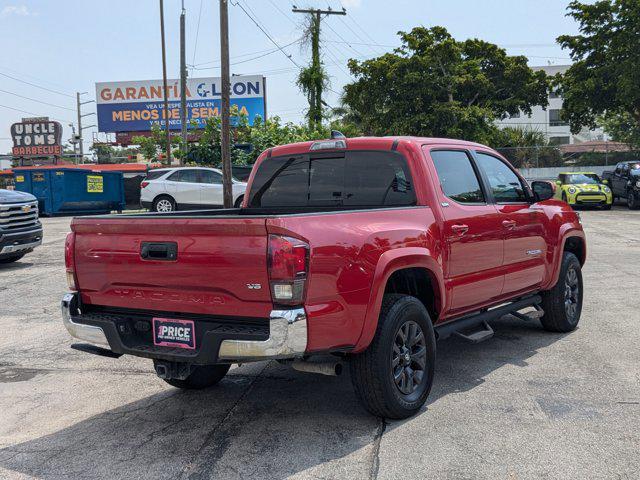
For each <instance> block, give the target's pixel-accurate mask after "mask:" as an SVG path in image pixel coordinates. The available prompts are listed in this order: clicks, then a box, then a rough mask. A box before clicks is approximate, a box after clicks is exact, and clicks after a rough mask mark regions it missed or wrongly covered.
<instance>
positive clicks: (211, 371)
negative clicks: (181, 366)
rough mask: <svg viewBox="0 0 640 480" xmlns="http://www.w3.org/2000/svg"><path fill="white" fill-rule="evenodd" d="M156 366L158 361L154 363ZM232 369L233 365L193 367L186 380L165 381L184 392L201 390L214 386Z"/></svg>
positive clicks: (171, 379) (172, 379)
mask: <svg viewBox="0 0 640 480" xmlns="http://www.w3.org/2000/svg"><path fill="white" fill-rule="evenodd" d="M153 363H154V366H155V364H156V361H155V360H154V361H153ZM229 368H231V365H223V364H221V365H198V366H196V367H193V370H192V371H191V373H190V374H189V376H188V377H187V378H185V379H184V380H178V379H177V378H170V379H163V380H164V381H165V382H167V383H168V384H169V385H171V386H172V387H176V388H182V389H184V390H201V389H203V388H208V387H212V386H214V385H215V384H216V383H218V382H219V381H220V380H222V379H223V378H224V376H225V375H226V374H227V372H228V371H229Z"/></svg>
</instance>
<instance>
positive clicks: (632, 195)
mask: <svg viewBox="0 0 640 480" xmlns="http://www.w3.org/2000/svg"><path fill="white" fill-rule="evenodd" d="M627 207H629V210H637V209H638V208H640V199H639V198H638V195H637V194H636V192H634V191H633V190H630V191H629V193H628V195H627Z"/></svg>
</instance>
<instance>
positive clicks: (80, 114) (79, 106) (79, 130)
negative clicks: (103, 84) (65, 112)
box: [74, 92, 95, 163]
mask: <svg viewBox="0 0 640 480" xmlns="http://www.w3.org/2000/svg"><path fill="white" fill-rule="evenodd" d="M86 94H87V92H76V109H77V113H78V143H79V144H80V145H79V150H80V161H81V162H82V161H83V159H84V145H83V137H82V130H84V129H87V128H91V127H95V125H89V126H87V127H83V126H82V118H83V117H88V116H89V115H95V113H94V112H90V113H85V114H84V115H83V114H82V105H86V104H87V103H91V102H94V101H95V100H87V101H86V102H81V101H80V96H81V95H86ZM74 133H75V132H74ZM76 163H78V162H76Z"/></svg>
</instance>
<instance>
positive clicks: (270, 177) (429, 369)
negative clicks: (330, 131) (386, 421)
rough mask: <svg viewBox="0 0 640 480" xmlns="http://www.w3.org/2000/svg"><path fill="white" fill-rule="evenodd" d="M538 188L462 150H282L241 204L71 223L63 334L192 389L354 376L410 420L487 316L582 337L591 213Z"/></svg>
mask: <svg viewBox="0 0 640 480" xmlns="http://www.w3.org/2000/svg"><path fill="white" fill-rule="evenodd" d="M532 186H533V188H531V187H530V186H529V185H528V184H527V182H526V181H525V180H524V179H523V178H522V177H521V176H520V175H519V174H518V172H517V171H516V170H514V169H513V168H512V167H511V166H510V165H509V163H508V162H507V161H506V160H505V159H504V158H502V157H501V156H500V155H499V154H498V153H496V152H495V151H494V150H492V149H490V148H488V147H485V146H483V145H479V144H476V143H470V142H464V141H458V140H448V139H438V138H413V137H397V138H396V137H385V138H353V139H344V138H337V139H331V140H324V141H316V142H306V143H297V144H292V145H284V146H279V147H275V148H272V149H270V150H268V151H266V152H264V153H263V154H262V155H261V156H260V158H259V159H258V161H257V162H256V164H255V166H254V168H253V170H252V173H251V177H250V179H249V183H248V187H247V195H246V198H245V199H244V203H243V205H242V207H241V208H238V209H227V210H211V211H194V212H172V213H153V214H131V215H107V216H94V217H82V218H76V219H74V220H73V222H72V225H71V229H72V232H71V233H70V234H69V236H68V237H67V241H66V249H65V250H66V270H67V278H68V282H69V286H70V288H71V290H72V291H73V292H74V293H69V294H67V295H65V296H64V298H63V300H62V314H63V320H64V324H65V325H66V327H67V329H68V330H69V332H70V333H71V335H73V336H74V337H77V338H79V339H82V340H84V341H85V342H88V343H83V344H76V345H73V347H74V348H76V349H78V350H83V351H87V352H91V353H97V354H101V355H106V356H112V357H118V356H120V355H122V354H130V355H136V356H139V357H145V358H150V359H153V361H154V364H155V370H156V373H157V374H158V375H159V376H160V377H161V378H163V379H164V380H166V381H167V382H168V383H170V384H171V385H174V386H177V387H180V388H203V387H207V386H210V385H213V384H215V383H217V382H218V381H220V379H222V377H223V376H224V375H225V374H226V373H227V371H228V370H229V366H230V364H232V363H244V362H249V361H259V360H264V359H277V360H278V361H281V362H283V363H291V364H292V365H293V366H294V368H297V369H299V370H305V371H315V372H319V373H328V374H338V373H340V371H341V369H342V366H343V365H344V366H348V367H349V370H350V373H351V378H352V381H353V384H354V387H355V390H356V393H357V395H358V397H359V398H360V400H361V401H362V403H363V404H364V406H365V407H366V408H367V409H368V410H369V411H370V412H372V413H373V414H375V415H380V416H384V417H389V418H404V417H407V416H410V415H412V414H413V413H415V412H416V411H417V410H418V409H420V407H421V406H422V405H423V403H424V402H425V400H426V398H427V396H428V394H429V391H430V389H431V384H432V382H433V377H434V366H435V354H436V340H437V339H443V338H446V337H448V336H450V335H456V336H459V337H461V338H464V339H466V340H469V341H471V342H478V341H481V340H484V339H487V338H489V337H490V336H491V335H492V333H493V331H492V329H491V327H490V326H489V324H488V323H487V322H488V321H490V320H493V319H497V318H499V317H501V316H504V315H506V314H513V315H516V316H519V317H523V314H522V313H521V311H522V310H525V309H528V310H530V311H531V313H532V314H534V316H537V317H538V318H540V320H541V323H542V326H543V327H544V328H545V329H547V330H550V331H554V332H568V331H571V330H573V329H574V328H576V326H577V324H578V321H579V319H580V312H581V308H582V292H583V290H582V276H581V267H582V265H583V264H584V262H585V257H586V244H585V236H584V233H583V230H582V226H581V224H580V219H579V217H578V215H577V214H576V213H575V212H574V211H573V210H572V209H571V208H570V207H569V206H568V205H567V204H566V203H564V202H560V201H555V200H552V199H551V197H552V196H553V189H552V185H550V184H549V183H546V182H534V183H533V185H532ZM531 309H533V310H531ZM100 345H102V347H100ZM327 358H328V359H330V360H326V359H327Z"/></svg>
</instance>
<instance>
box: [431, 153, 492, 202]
mask: <svg viewBox="0 0 640 480" xmlns="http://www.w3.org/2000/svg"><path fill="white" fill-rule="evenodd" d="M431 159H432V160H433V164H434V165H435V167H436V171H437V172H438V178H439V179H440V186H441V187H442V192H443V193H444V194H445V195H446V196H447V197H448V198H450V199H451V200H455V201H456V202H458V203H470V204H484V203H486V200H485V197H484V194H483V192H482V188H481V187H480V180H479V179H478V176H477V175H476V172H475V170H474V169H473V165H472V164H471V159H470V158H469V155H468V154H467V153H466V152H463V151H461V150H432V151H431Z"/></svg>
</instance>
